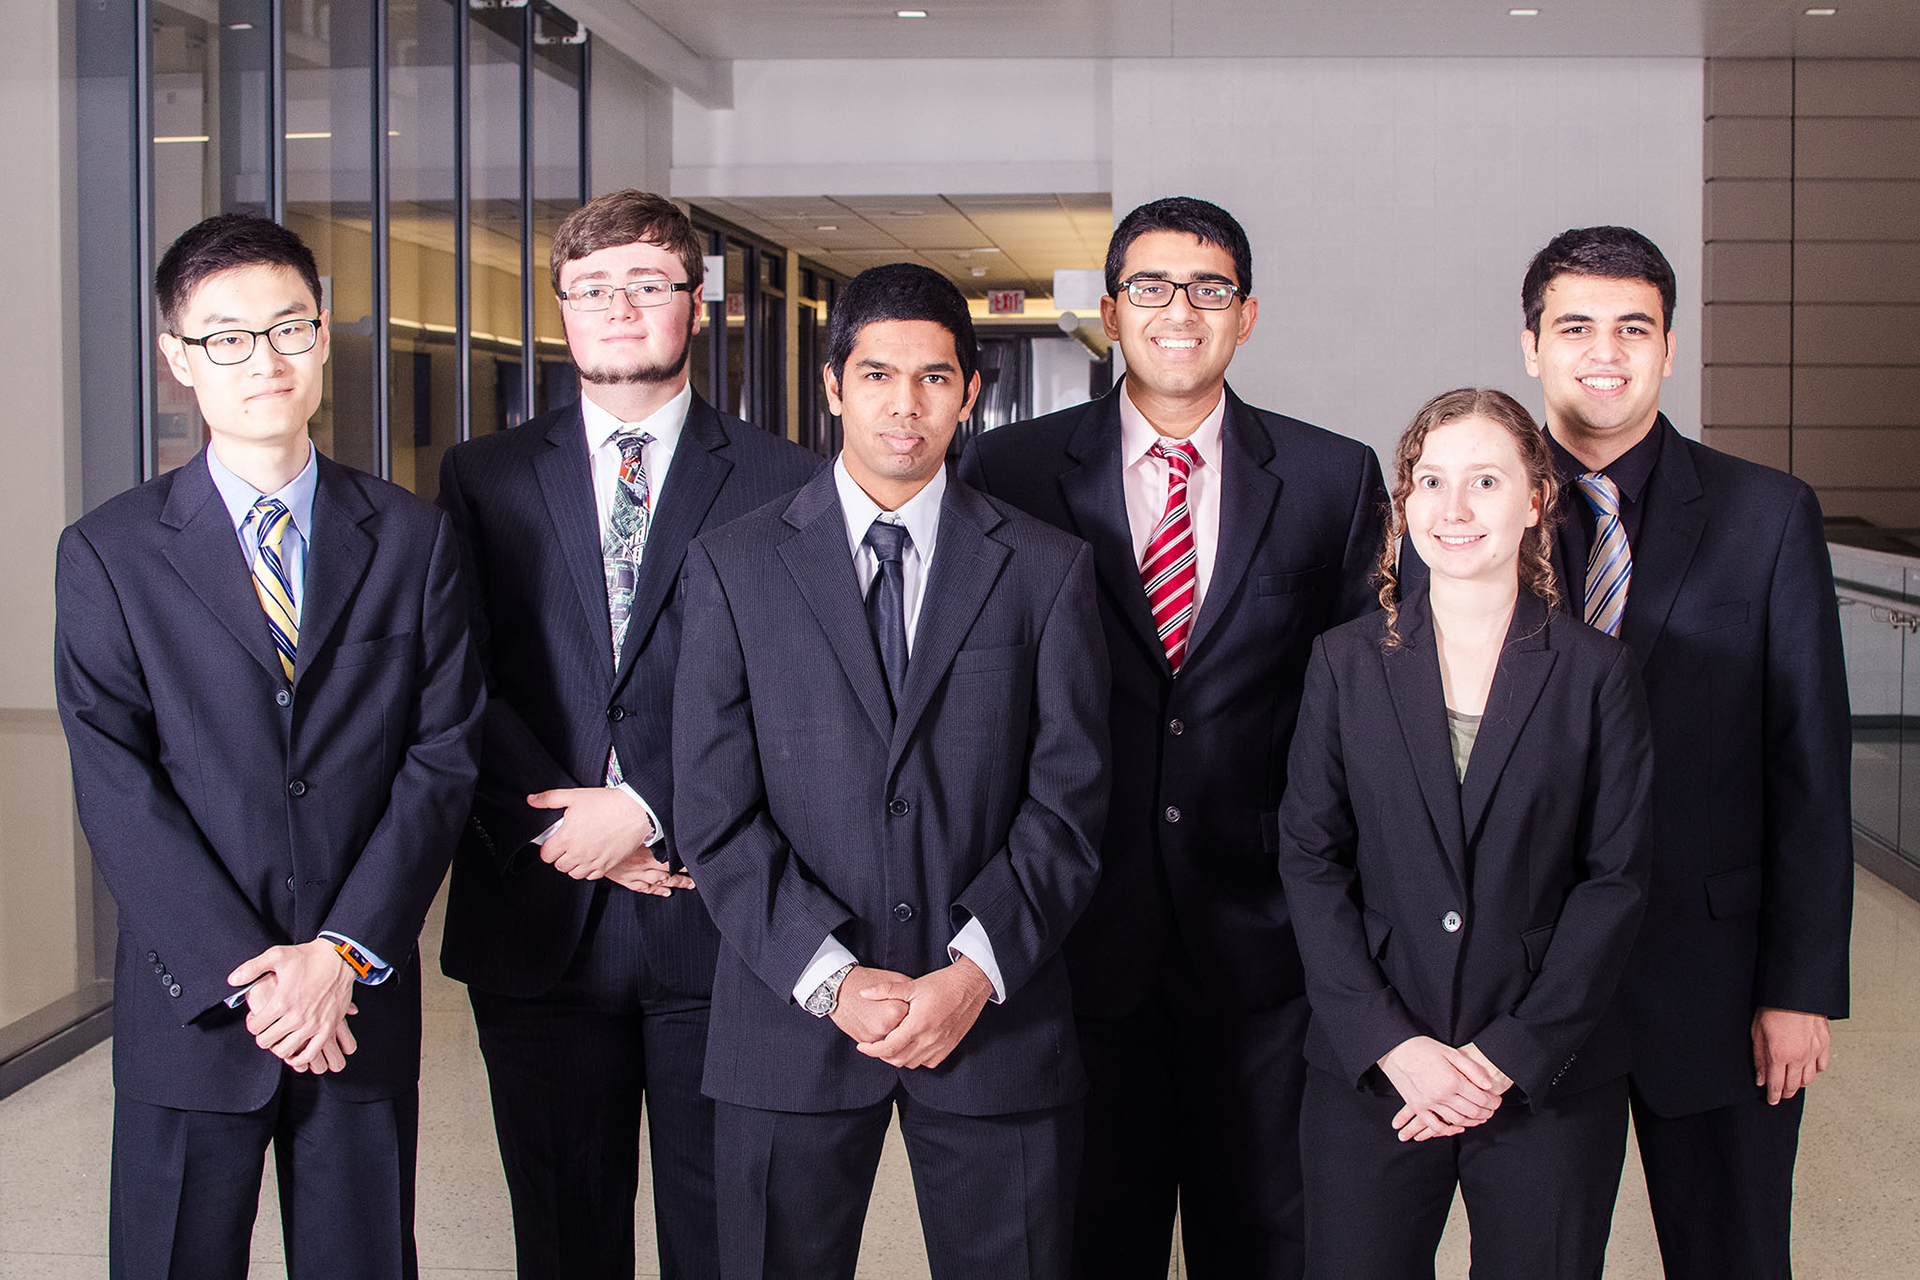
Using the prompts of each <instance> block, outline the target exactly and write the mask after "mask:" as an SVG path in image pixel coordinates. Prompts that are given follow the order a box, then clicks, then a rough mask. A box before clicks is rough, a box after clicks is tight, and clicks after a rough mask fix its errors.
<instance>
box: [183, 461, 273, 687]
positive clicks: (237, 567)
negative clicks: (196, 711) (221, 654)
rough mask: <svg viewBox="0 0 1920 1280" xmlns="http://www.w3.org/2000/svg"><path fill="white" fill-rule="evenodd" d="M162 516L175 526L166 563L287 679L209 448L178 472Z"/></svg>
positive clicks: (236, 635) (244, 643)
mask: <svg viewBox="0 0 1920 1280" xmlns="http://www.w3.org/2000/svg"><path fill="white" fill-rule="evenodd" d="M160 521H161V523H162V524H165V525H166V526H168V527H169V528H171V529H174V530H176V531H177V532H176V534H175V536H174V538H173V539H172V540H171V541H170V542H168V543H167V546H166V548H165V554H166V557H167V563H169V564H171V565H172V566H173V569H174V572H175V573H178V574H179V575H180V577H181V579H182V580H183V581H184V582H185V583H186V584H187V587H188V589H190V590H191V591H192V592H193V594H194V595H196V596H198V597H199V598H200V603H201V604H204V605H205V606H206V607H207V611H208V612H209V613H211V614H213V616H214V617H216V618H218V619H219V620H220V625H222V626H224V627H225V628H226V629H227V630H228V631H230V632H232V633H233V638H234V639H235V640H237V641H239V642H240V647H241V648H243V649H245V650H246V651H247V652H248V653H250V654H252V655H253V660H254V661H255V662H258V663H259V664H260V665H261V667H262V668H264V669H265V670H266V671H267V672H269V673H270V674H271V675H272V676H273V678H274V679H275V680H283V679H285V678H286V676H285V673H284V672H283V671H282V670H281V668H280V655H279V652H278V651H277V650H276V649H275V648H274V647H273V636H272V634H271V633H270V632H269V631H268V630H267V615H266V614H265V613H264V612H263V611H262V610H261V608H260V597H259V595H258V594H256V593H255V591H254V588H253V578H252V577H251V576H250V575H249V574H248V572H247V556H246V553H245V552H244V551H242V550H241V549H240V539H239V538H238V536H237V535H236V534H235V533H234V531H233V517H232V516H230V515H229V514H228V513H227V504H226V503H225V502H223V501H221V499H220V491H219V490H218V489H216V488H214V485H213V476H212V475H211V474H210V473H209V472H208V471H207V457H206V451H205V450H204V449H203V450H201V452H200V454H199V456H197V457H195V458H194V460H193V461H191V462H189V463H187V464H186V465H185V466H183V467H181V468H180V469H179V470H178V471H177V472H175V473H174V478H173V487H172V489H170V490H169V491H168V493H167V505H166V507H165V509H164V510H162V512H161V513H160Z"/></svg>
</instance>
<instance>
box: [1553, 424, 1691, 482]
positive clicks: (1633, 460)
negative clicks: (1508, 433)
mask: <svg viewBox="0 0 1920 1280" xmlns="http://www.w3.org/2000/svg"><path fill="white" fill-rule="evenodd" d="M1666 425H1667V417H1666V415H1665V414H1661V415H1660V416H1659V417H1657V418H1655V419H1654V421H1653V426H1652V428H1651V429H1649V430H1648V432H1647V434H1646V435H1644V436H1642V437H1640V439H1639V440H1638V441H1637V442H1636V443H1635V444H1634V446H1633V447H1632V448H1631V449H1628V450H1627V451H1626V452H1625V453H1623V454H1621V455H1620V456H1619V457H1617V458H1615V459H1614V460H1613V461H1612V462H1609V463H1608V464H1607V465H1606V466H1604V467H1602V468H1600V474H1601V475H1603V476H1605V477H1606V478H1607V479H1609V480H1611V481H1613V484H1614V487H1615V488H1617V489H1618V490H1620V497H1621V499H1622V500H1624V501H1626V502H1638V501H1640V495H1641V494H1642V493H1644V492H1645V491H1646V488H1647V481H1649V480H1651V479H1652V478H1653V469H1654V467H1655V466H1656V465H1657V464H1658V463H1659V461H1660V441H1661V439H1662V437H1664V436H1665V435H1666V432H1665V431H1664V430H1663V429H1662V428H1664V427H1665V426H1666ZM1547 448H1548V449H1550V450H1551V451H1552V452H1553V466H1554V470H1555V471H1557V472H1559V473H1560V475H1559V479H1560V486H1561V488H1562V489H1565V488H1566V487H1567V486H1568V485H1570V484H1571V483H1572V482H1573V479H1574V477H1575V476H1582V475H1586V474H1588V469H1587V464H1586V463H1584V462H1582V461H1580V459H1578V458H1576V457H1574V456H1573V455H1572V454H1571V453H1569V452H1567V448H1566V446H1565V445H1563V444H1561V443H1560V442H1559V441H1558V440H1555V439H1554V438H1553V432H1552V430H1548V432H1547Z"/></svg>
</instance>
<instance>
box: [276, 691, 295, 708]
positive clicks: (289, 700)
mask: <svg viewBox="0 0 1920 1280" xmlns="http://www.w3.org/2000/svg"><path fill="white" fill-rule="evenodd" d="M273 700H274V701H275V702H277V703H279V704H280V705H281V706H283V707H290V706H292V705H293V695H292V694H290V693H288V692H287V691H286V690H285V689H275V690H274V691H273Z"/></svg>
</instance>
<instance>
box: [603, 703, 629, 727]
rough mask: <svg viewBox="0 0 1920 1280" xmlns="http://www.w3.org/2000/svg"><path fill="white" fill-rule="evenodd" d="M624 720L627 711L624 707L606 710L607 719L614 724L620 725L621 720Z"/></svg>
mask: <svg viewBox="0 0 1920 1280" xmlns="http://www.w3.org/2000/svg"><path fill="white" fill-rule="evenodd" d="M626 718H627V709H626V708H625V707H608V708H607V719H609V720H611V721H613V722H614V723H615V724H618V723H620V722H621V721H622V720H625V719H626Z"/></svg>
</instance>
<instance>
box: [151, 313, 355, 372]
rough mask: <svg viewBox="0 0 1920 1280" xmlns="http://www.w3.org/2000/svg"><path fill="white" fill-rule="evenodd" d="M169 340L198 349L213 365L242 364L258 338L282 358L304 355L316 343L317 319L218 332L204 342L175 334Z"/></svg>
mask: <svg viewBox="0 0 1920 1280" xmlns="http://www.w3.org/2000/svg"><path fill="white" fill-rule="evenodd" d="M173 336H174V337H176V338H179V339H180V341H182V342H184V343H186V344H187V345H188V346H190V347H198V348H200V349H201V350H202V351H204V352H206V353H207V359H209V360H211V361H213V362H214V363H215V364H245V363H246V362H247V361H248V360H249V359H251V358H252V357H253V344H254V343H255V342H257V341H259V340H260V339H261V338H265V339H266V340H267V345H268V346H270V347H272V348H273V349H274V350H275V351H277V352H279V353H280V354H281V355H283V356H299V355H305V354H306V353H307V352H309V351H311V350H313V344H314V343H316V342H318V341H320V321H319V319H318V318H315V319H312V320H282V321H281V322H280V323H279V324H276V325H274V326H273V327H272V328H271V329H222V330H221V331H220V332H218V333H210V334H208V335H207V336H206V337H204V338H189V337H187V336H186V335H184V334H178V333H176V334H174V335H173Z"/></svg>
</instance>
